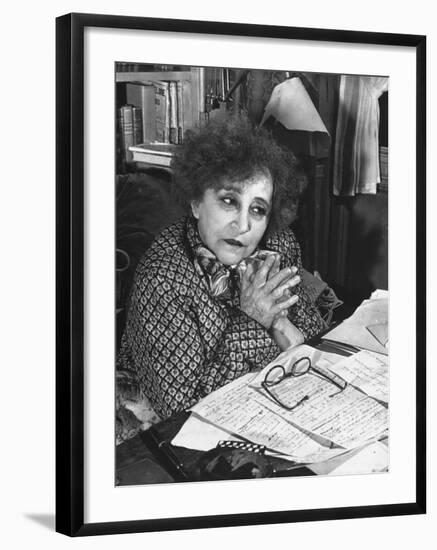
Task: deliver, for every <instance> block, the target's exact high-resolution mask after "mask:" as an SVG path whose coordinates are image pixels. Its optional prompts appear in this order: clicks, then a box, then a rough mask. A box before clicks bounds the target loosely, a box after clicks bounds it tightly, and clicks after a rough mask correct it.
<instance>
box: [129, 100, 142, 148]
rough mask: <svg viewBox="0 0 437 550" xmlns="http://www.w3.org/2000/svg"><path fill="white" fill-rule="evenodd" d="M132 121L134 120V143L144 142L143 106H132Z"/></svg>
mask: <svg viewBox="0 0 437 550" xmlns="http://www.w3.org/2000/svg"><path fill="white" fill-rule="evenodd" d="M132 122H133V134H134V142H133V145H136V144H137V143H142V142H143V141H144V140H143V110H142V109H141V107H132Z"/></svg>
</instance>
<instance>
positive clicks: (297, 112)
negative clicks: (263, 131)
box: [261, 77, 329, 136]
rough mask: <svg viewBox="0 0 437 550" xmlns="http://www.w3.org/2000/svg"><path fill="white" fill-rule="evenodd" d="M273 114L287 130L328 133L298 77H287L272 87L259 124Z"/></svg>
mask: <svg viewBox="0 0 437 550" xmlns="http://www.w3.org/2000/svg"><path fill="white" fill-rule="evenodd" d="M270 116H273V117H274V118H275V119H276V120H277V121H278V122H280V123H281V124H282V125H283V126H284V127H285V128H287V129H288V130H304V131H307V132H323V133H326V134H328V136H329V132H328V130H327V129H326V126H325V125H324V124H323V121H322V119H321V118H320V115H319V113H318V112H317V109H316V108H315V106H314V103H313V102H312V100H311V98H310V96H309V95H308V92H307V91H306V89H305V86H304V85H303V84H302V81H301V79H300V78H299V77H293V78H289V79H288V80H285V81H284V82H281V83H280V84H278V85H277V86H275V87H274V88H273V92H272V95H271V97H270V99H269V102H268V103H267V105H266V108H265V111H264V116H263V118H262V121H261V125H263V124H264V122H265V121H266V120H267V119H268V118H269V117H270Z"/></svg>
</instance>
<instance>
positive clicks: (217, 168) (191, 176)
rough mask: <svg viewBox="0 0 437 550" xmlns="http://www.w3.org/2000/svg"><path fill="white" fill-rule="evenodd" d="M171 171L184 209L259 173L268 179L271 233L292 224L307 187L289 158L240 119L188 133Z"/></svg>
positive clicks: (217, 121) (231, 118) (264, 134)
mask: <svg viewBox="0 0 437 550" xmlns="http://www.w3.org/2000/svg"><path fill="white" fill-rule="evenodd" d="M172 170H173V182H174V192H175V194H176V198H177V199H178V200H179V202H181V203H182V204H183V205H184V206H185V207H189V205H190V203H191V201H195V200H201V199H202V197H203V194H204V192H205V190H206V189H209V188H213V189H218V188H220V187H221V185H222V184H223V182H224V181H227V182H239V181H240V182H242V181H245V180H247V179H249V178H251V177H253V176H254V175H256V174H258V173H263V174H270V176H271V178H272V182H273V205H272V213H271V216H270V220H269V227H268V231H269V232H270V231H277V230H280V229H282V228H284V227H286V226H287V225H289V224H290V223H291V222H292V221H293V220H294V219H295V216H296V210H297V203H298V198H299V195H300V193H301V192H302V190H303V188H304V187H305V184H306V178H305V176H304V175H303V173H302V172H300V171H299V169H298V166H297V160H296V157H295V156H294V155H293V153H291V152H290V151H287V150H285V149H283V148H281V147H280V146H279V145H278V144H277V143H276V141H275V140H274V138H273V137H272V136H271V135H270V134H269V133H268V132H267V130H265V129H263V128H259V127H254V126H253V125H252V124H251V122H250V121H249V119H248V118H247V117H246V116H243V115H239V116H235V115H234V116H224V117H220V118H217V119H214V120H212V121H211V122H209V123H208V124H207V125H205V126H204V127H202V128H200V129H199V128H198V129H194V130H187V132H186V133H185V137H184V142H183V144H182V146H181V147H179V148H178V151H177V153H176V154H175V156H174V158H173V161H172Z"/></svg>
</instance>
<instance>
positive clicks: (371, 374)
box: [330, 350, 388, 403]
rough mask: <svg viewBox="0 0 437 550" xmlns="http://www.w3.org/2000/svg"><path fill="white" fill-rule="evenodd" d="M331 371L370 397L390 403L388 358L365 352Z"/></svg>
mask: <svg viewBox="0 0 437 550" xmlns="http://www.w3.org/2000/svg"><path fill="white" fill-rule="evenodd" d="M330 369H331V370H332V371H333V372H335V373H336V374H338V375H339V376H341V377H342V378H343V379H344V380H346V381H347V382H349V383H350V384H352V385H354V386H355V387H357V388H359V389H361V390H362V391H363V392H365V393H366V394H367V395H369V396H370V397H374V398H375V399H379V400H380V401H383V402H384V403H388V358H387V356H385V355H381V354H378V353H372V352H370V351H364V350H363V351H360V352H359V353H356V354H354V355H351V356H350V357H348V358H347V359H345V360H343V361H339V362H338V363H335V364H333V365H331V367H330Z"/></svg>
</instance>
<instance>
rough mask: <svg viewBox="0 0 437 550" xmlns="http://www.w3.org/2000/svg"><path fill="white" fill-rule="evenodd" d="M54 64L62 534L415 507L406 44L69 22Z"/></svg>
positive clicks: (414, 179)
mask: <svg viewBox="0 0 437 550" xmlns="http://www.w3.org/2000/svg"><path fill="white" fill-rule="evenodd" d="M56 51H57V58H56V60H57V63H56V67H57V114H58V117H57V136H58V137H59V139H58V141H57V159H58V162H57V205H56V206H57V208H56V212H57V224H58V225H57V227H58V232H57V241H56V242H57V302H56V311H57V342H58V345H57V386H56V393H57V401H56V403H57V410H56V422H57V424H56V427H57V430H56V436H57V469H56V480H57V525H56V529H57V531H58V532H60V533H63V534H66V535H70V536H86V535H95V534H119V533H137V532H144V531H160V530H174V529H199V528H212V527H225V526H227V527H229V526H243V525H260V524H275V523H289V522H306V521H320V520H324V519H331V520H334V519H335V520H337V519H346V518H358V517H361V518H364V517H367V518H368V517H378V516H387V515H413V514H422V513H424V509H425V501H424V499H425V492H424V484H425V428H426V424H425V370H424V355H425V331H424V323H425V294H424V278H425V271H424V265H425V263H424V260H425V256H424V239H425V226H424V205H425V188H424V178H425V173H424V160H425V150H424V140H425V126H424V114H425V111H424V97H425V88H424V82H425V66H424V62H425V38H424V37H422V36H415V35H403V36H398V35H390V34H377V33H376V34H375V33H367V34H366V33H354V32H352V33H351V32H348V31H342V30H335V31H334V30H326V29H322V28H320V29H309V28H297V27H280V26H275V27H271V26H262V25H259V26H257V25H250V24H249V25H244V24H243V25H233V24H228V23H220V22H210V23H208V22H205V21H200V20H199V21H196V20H193V21H188V20H175V19H154V18H147V17H146V18H141V17H118V16H115V15H114V16H113V15H96V14H94V15H91V14H67V15H65V16H63V17H60V18H58V20H57V50H56ZM389 149H390V150H389Z"/></svg>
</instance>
